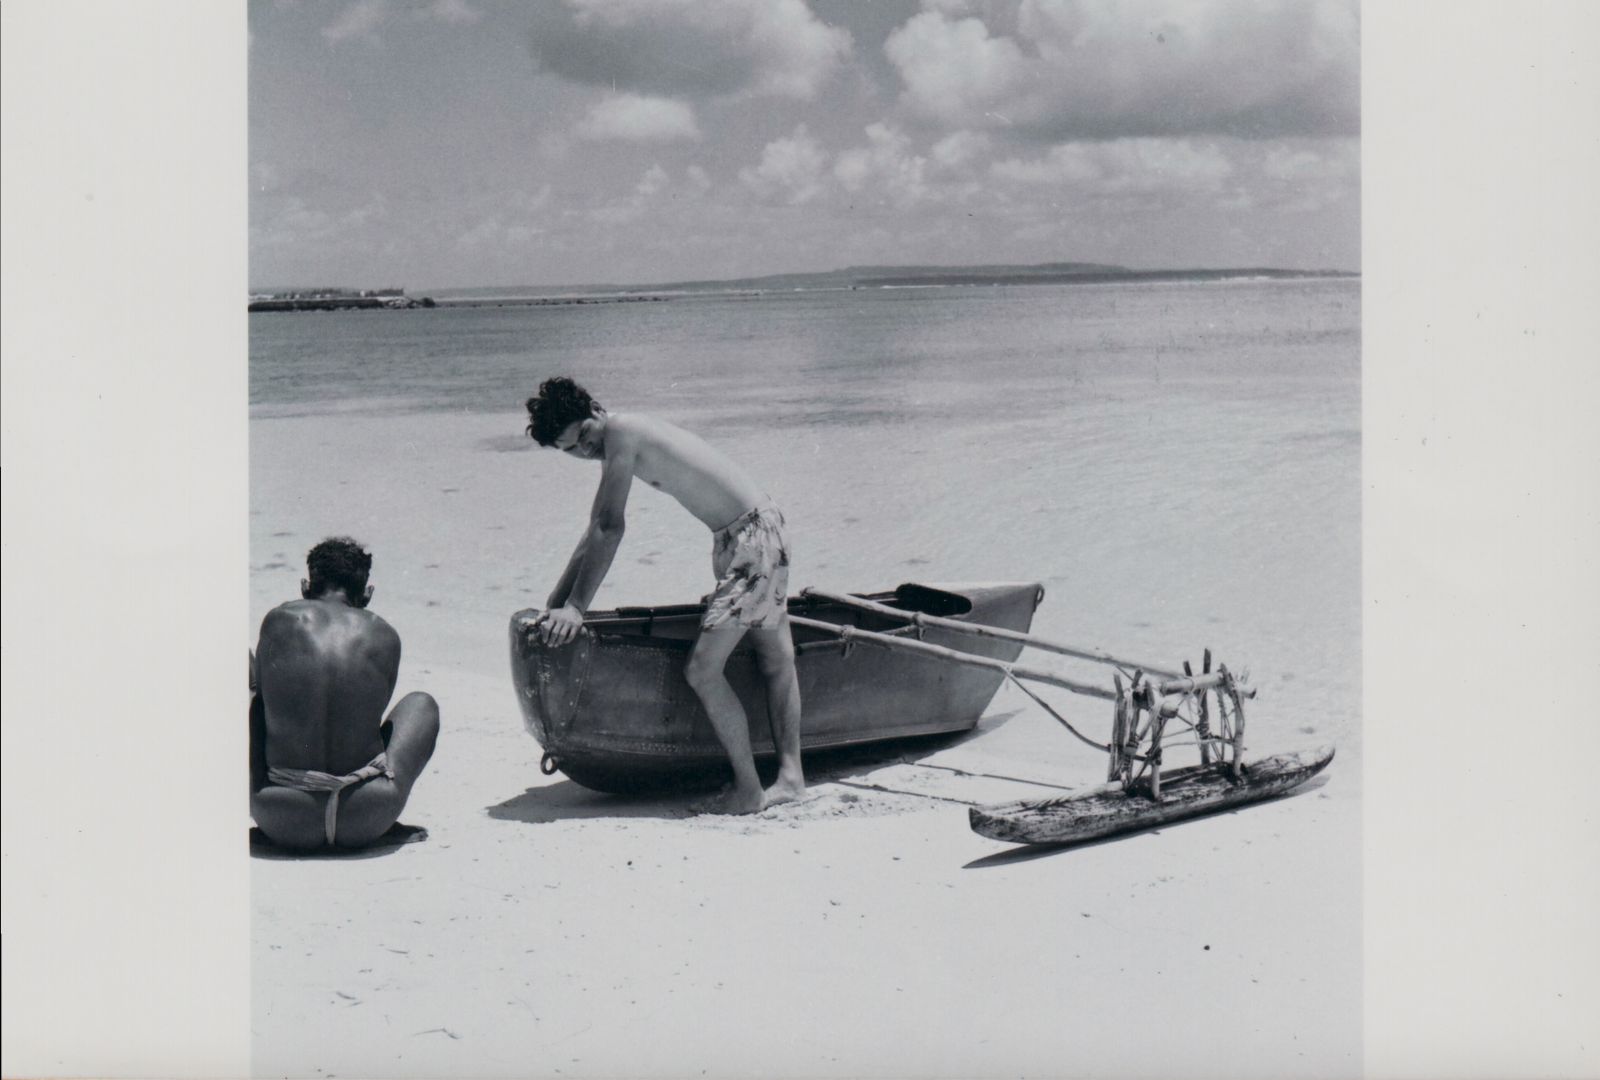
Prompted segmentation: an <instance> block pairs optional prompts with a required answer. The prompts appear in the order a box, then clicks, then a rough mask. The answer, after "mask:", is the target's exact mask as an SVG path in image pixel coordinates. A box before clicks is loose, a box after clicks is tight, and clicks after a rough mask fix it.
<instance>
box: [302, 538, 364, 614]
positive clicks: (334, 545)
mask: <svg viewBox="0 0 1600 1080" xmlns="http://www.w3.org/2000/svg"><path fill="white" fill-rule="evenodd" d="M306 570H307V571H308V572H309V573H310V576H311V593H312V595H313V596H321V595H322V594H323V593H324V592H326V591H327V590H328V589H330V588H335V589H341V590H343V592H344V594H345V596H346V597H347V598H348V599H350V600H351V601H353V602H365V599H366V596H365V594H366V591H367V574H368V573H369V572H370V571H371V570H372V554H371V553H370V552H368V551H367V550H366V549H365V548H363V547H362V546H361V545H360V544H358V543H356V542H355V541H354V540H352V539H350V538H349V537H348V536H330V537H328V538H327V539H326V540H324V541H322V543H320V544H318V545H317V546H316V547H314V548H312V549H311V550H310V551H309V552H307V553H306Z"/></svg>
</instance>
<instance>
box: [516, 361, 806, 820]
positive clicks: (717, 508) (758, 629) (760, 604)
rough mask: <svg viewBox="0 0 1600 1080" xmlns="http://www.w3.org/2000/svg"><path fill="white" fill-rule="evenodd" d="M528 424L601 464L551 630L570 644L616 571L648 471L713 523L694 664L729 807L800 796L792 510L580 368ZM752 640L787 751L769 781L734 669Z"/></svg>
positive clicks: (551, 610)
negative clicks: (628, 406)
mask: <svg viewBox="0 0 1600 1080" xmlns="http://www.w3.org/2000/svg"><path fill="white" fill-rule="evenodd" d="M528 417H529V424H528V434H529V435H530V436H532V437H533V438H534V439H535V440H536V441H537V442H538V443H539V445H540V446H553V447H555V448H556V449H558V450H562V451H564V452H566V453H568V454H571V455H572V456H573V457H578V458H584V459H586V460H589V461H598V462H600V463H601V466H600V467H601V472H600V488H599V490H598V491H597V492H596V493H595V497H594V506H593V508H592V509H591V510H590V513H589V527H588V528H587V529H586V530H585V531H584V534H583V539H581V540H579V541H578V546H577V549H576V550H575V551H573V553H572V558H571V559H570V560H569V561H568V562H567V568H566V570H565V571H563V572H562V574H561V579H560V580H559V581H557V582H556V587H555V588H554V589H553V590H551V592H550V597H549V599H548V600H547V601H546V603H545V607H546V609H547V611H546V614H545V616H544V618H543V620H542V621H541V623H540V624H539V628H540V630H541V632H542V633H543V634H544V637H545V640H546V641H548V642H550V643H551V644H553V645H558V646H560V645H566V644H567V643H569V642H570V641H572V640H573V638H575V637H576V636H577V634H578V631H579V630H580V629H581V628H582V627H583V616H584V612H586V611H588V609H589V603H590V601H592V600H593V599H594V594H595V592H596V591H597V590H598V589H599V588H600V583H601V582H602V581H604V580H605V576H606V572H607V571H608V570H610V569H611V562H612V559H614V558H615V557H616V554H617V547H618V545H620V544H621V542H622V533H623V529H624V511H625V509H626V507H627V503H628V492H629V490H630V489H631V488H632V487H633V479H634V477H636V476H637V477H638V478H639V479H641V480H643V481H644V482H645V483H647V484H649V485H650V486H651V487H654V488H657V489H658V490H661V491H664V492H666V493H667V494H668V495H671V496H672V497H673V498H674V499H677V500H678V502H679V503H680V504H682V506H683V508H684V509H685V510H687V511H689V513H691V514H693V515H694V516H695V517H696V518H698V519H699V520H700V521H701V522H702V523H703V524H704V525H705V526H706V528H708V529H710V530H711V533H712V544H711V564H712V570H713V572H714V573H715V575H716V578H717V586H716V589H715V591H713V593H712V594H711V597H710V599H709V601H708V602H707V604H706V612H705V615H704V617H703V618H702V619H701V622H700V636H699V637H698V638H697V639H696V640H695V643H694V648H693V649H692V650H691V651H690V653H689V662H688V666H687V667H686V668H685V670H684V675H685V677H686V678H687V680H688V682H689V685H690V686H691V687H693V688H694V691H695V693H696V694H698V695H699V696H700V702H701V704H702V705H704V706H705V710H706V715H707V716H709V717H710V718H711V726H712V728H713V729H714V730H715V731H716V734H717V739H718V740H719V741H720V742H721V743H722V748H723V750H725V751H726V752H727V754H728V760H729V762H730V763H731V764H732V765H733V778H734V782H733V789H732V790H731V791H730V792H729V793H728V794H727V796H726V797H725V798H724V799H723V801H722V803H721V804H720V805H719V806H718V807H717V809H719V810H720V811H722V812H724V813H731V814H750V813H755V812H757V811H759V810H762V809H764V808H765V807H768V806H771V805H773V804H775V803H779V802H785V801H787V800H790V799H794V798H796V797H798V796H799V795H800V794H801V793H802V792H803V791H804V790H805V774H804V772H803V771H802V770H801V767H800V683H799V679H798V677H797V676H796V674H795V669H794V642H793V640H792V639H791V637H790V636H789V614H788V607H787V603H786V602H787V599H788V590H789V550H788V544H787V542H786V540H785V538H784V522H783V515H782V514H781V513H779V512H778V508H777V507H776V506H774V505H772V501H771V500H770V499H769V498H767V496H766V495H765V494H764V493H763V492H762V491H761V489H760V488H759V487H757V486H756V484H755V483H754V481H752V480H751V479H750V478H749V477H748V476H747V475H745V472H744V470H743V469H741V468H739V466H738V465H736V464H734V462H733V461H731V460H730V459H729V458H728V457H727V456H726V455H724V454H722V453H720V452H719V451H717V450H715V449H713V448H712V447H711V446H710V445H708V444H707V443H706V442H705V441H704V440H702V439H701V438H699V437H698V436H696V435H693V434H691V433H689V432H687V431H684V430H683V429H682V428H680V427H676V426H674V425H672V424H669V423H667V422H666V421H664V420H658V419H655V418H653V417H649V416H642V415H639V414H637V413H628V414H626V415H624V414H621V413H617V414H612V413H608V412H606V410H605V409H604V408H602V407H601V405H600V403H599V402H597V401H595V400H594V399H593V398H591V397H590V396H589V392H588V391H587V390H585V389H584V388H583V387H581V386H579V385H578V384H577V383H575V382H573V381H572V380H571V379H569V378H565V377H558V378H554V379H548V380H546V381H545V382H544V383H543V384H541V385H540V387H539V393H538V394H537V396H535V397H531V398H529V399H528ZM745 639H748V640H749V641H750V644H751V646H752V647H753V648H754V650H755V654H756V663H757V666H758V667H759V668H760V671H761V675H762V677H763V678H764V679H765V680H766V684H767V710H768V713H769V714H770V716H771V718H772V728H773V731H772V735H773V742H774V743H775V744H776V746H777V749H778V778H777V780H776V781H775V782H774V783H773V785H772V787H770V788H768V789H767V790H765V791H763V790H762V789H761V781H760V779H759V777H757V775H756V766H755V756H754V754H753V753H752V751H751V749H750V727H749V719H748V718H747V717H746V715H745V711H744V706H742V705H741V704H740V703H739V698H738V696H737V695H735V694H734V692H733V687H732V686H731V685H729V683H728V679H727V676H726V675H724V674H723V669H724V668H725V667H726V666H727V663H728V656H729V655H730V654H731V653H732V652H733V650H734V647H735V646H736V645H738V644H739V642H740V641H741V640H745Z"/></svg>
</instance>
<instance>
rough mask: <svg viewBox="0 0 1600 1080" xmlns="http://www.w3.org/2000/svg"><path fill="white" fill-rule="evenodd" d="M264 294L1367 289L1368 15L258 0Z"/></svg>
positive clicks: (1299, 0) (909, 4)
mask: <svg viewBox="0 0 1600 1080" xmlns="http://www.w3.org/2000/svg"><path fill="white" fill-rule="evenodd" d="M249 26H250V40H249V64H250V74H249V83H250V120H249V137H250V185H251V189H250V264H251V265H250V280H251V283H252V285H254V286H258V287H264V286H283V285H295V284H300V285H310V284H329V285H351V286H356V285H362V286H364V285H389V284H393V285H403V286H405V287H407V288H410V289H412V290H414V291H416V290H420V289H424V288H427V287H437V288H443V287H450V286H470V285H520V284H534V285H549V284H563V283H599V282H627V283H649V282H662V281H672V280H685V279H696V278H728V277H739V276H749V275H755V274H765V273H778V272H784V271H796V270H829V269H837V268H840V267H844V266H850V265H861V264H903V263H935V264H949V265H954V264H962V263H976V262H1014V263H1035V262H1056V261H1091V262H1109V263H1117V264H1120V265H1124V266H1130V267H1135V268H1144V269H1154V268H1160V267H1197V266H1204V267H1220V266H1280V267H1296V268H1338V269H1351V270H1354V269H1358V268H1359V266H1360V230H1359V210H1360V206H1359V193H1360V168H1359V128H1360V115H1359V104H1360V100H1359V36H1360V35H1359V22H1358V13H1357V7H1356V4H1355V3H1354V2H1353V0H1285V2H1275V0H1216V2H1207V0H540V2H539V3H536V4H529V3H509V2H500V0H339V2H333V0H251V3H250V16H249Z"/></svg>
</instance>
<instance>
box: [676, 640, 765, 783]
mask: <svg viewBox="0 0 1600 1080" xmlns="http://www.w3.org/2000/svg"><path fill="white" fill-rule="evenodd" d="M745 633H746V630H745V628H744V627H742V626H733V625H725V626H719V627H717V628H716V629H714V630H701V631H700V637H699V638H698V639H696V640H695V643H694V648H693V649H692V650H690V652H689V662H688V664H687V665H686V666H685V668H684V672H683V675H684V678H685V679H687V680H688V682H689V685H690V686H691V687H693V689H694V692H695V693H696V694H698V695H700V704H702V705H704V706H705V710H706V715H707V716H709V717H710V718H711V728H712V730H713V731H715V732H716V733H717V741H718V742H720V743H721V744H722V749H723V751H724V752H726V753H727V755H728V763H729V764H730V765H732V766H733V791H731V792H730V793H729V794H728V797H727V799H726V800H724V802H723V804H722V805H721V806H720V807H718V809H720V810H722V811H723V812H725V813H730V814H753V813H755V812H756V811H757V810H760V809H761V808H762V806H763V805H765V797H764V795H763V793H762V791H761V778H760V777H759V776H757V775H756V759H755V754H754V753H753V752H752V751H751V749H750V720H749V717H747V716H746V715H745V711H744V706H743V705H741V704H740V703H739V696H738V695H737V694H735V693H734V692H733V687H732V685H730V684H729V682H728V676H727V675H726V674H725V673H724V669H725V668H727V666H728V657H729V655H731V654H732V652H733V650H734V647H735V646H736V645H738V644H739V641H740V639H742V638H743V637H744V635H745Z"/></svg>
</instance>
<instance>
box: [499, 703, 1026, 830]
mask: <svg viewBox="0 0 1600 1080" xmlns="http://www.w3.org/2000/svg"><path fill="white" fill-rule="evenodd" d="M1006 715H1008V716H1009V715H1011V714H1006ZM1000 719H1003V717H1000V718H996V719H995V721H994V722H993V723H988V724H986V725H985V728H986V729H992V728H993V726H994V723H998V722H999V720H1000ZM978 734H979V731H977V730H974V731H963V732H957V733H955V734H953V735H933V736H921V737H919V738H915V739H897V740H892V741H888V742H881V743H872V744H870V745H867V746H847V747H842V748H840V749H837V750H817V751H809V752H807V754H806V755H805V769H806V784H807V786H808V787H816V786H817V785H819V784H826V783H830V782H836V781H841V780H851V779H856V778H859V777H861V776H863V775H865V774H867V773H870V772H872V771H873V770H875V769H881V768H884V767H885V766H888V765H903V764H911V763H915V762H916V761H918V760H919V759H921V758H924V757H927V756H928V755H930V754H935V753H937V752H939V751H940V750H947V749H949V748H950V747H952V746H958V745H960V744H961V743H963V742H966V741H967V740H968V739H971V738H974V737H975V736H976V735H978ZM756 769H757V771H758V772H759V773H760V774H761V782H762V783H763V784H770V783H772V781H773V778H774V777H775V776H776V774H777V762H776V761H771V760H765V761H760V762H758V763H757V766H756ZM731 779H732V774H731V773H730V772H729V771H728V770H727V769H726V768H724V769H722V770H719V771H715V772H709V773H703V774H698V775H693V776H689V777H686V778H684V779H682V780H681V781H680V782H676V783H673V784H672V785H671V786H665V787H663V786H657V787H652V788H647V789H642V790H639V791H636V792H632V793H630V794H625V795H616V794H607V793H605V792H601V791H593V790H591V789H589V788H586V787H584V786H582V785H581V784H578V783H575V782H573V781H571V780H565V779H563V780H558V781H556V782H555V783H553V784H544V785H541V786H539V787H532V788H528V789H527V790H526V791H524V792H523V793H522V794H520V795H516V796H513V797H512V798H509V799H507V800H505V801H504V802H501V803H497V804H495V805H493V806H490V807H486V810H487V811H488V814H489V816H490V817H492V818H495V819H496V820H499V821H520V822H522V823H524V824H526V825H548V824H550V823H551V822H555V821H577V820H583V819H586V818H659V819H664V820H671V819H675V818H687V817H694V816H696V815H697V813H698V807H699V805H700V804H701V803H703V802H705V801H706V800H707V798H709V797H710V796H711V795H713V794H714V793H715V792H716V791H717V790H718V789H719V788H721V787H722V786H723V785H725V784H727V783H728V782H729V781H730V780H731Z"/></svg>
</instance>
